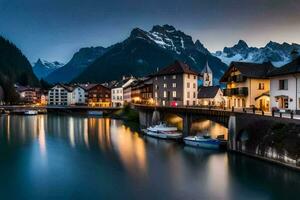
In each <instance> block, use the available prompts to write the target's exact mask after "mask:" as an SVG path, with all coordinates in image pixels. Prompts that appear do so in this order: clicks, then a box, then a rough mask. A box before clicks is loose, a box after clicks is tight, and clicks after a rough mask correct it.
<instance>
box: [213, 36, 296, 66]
mask: <svg viewBox="0 0 300 200" xmlns="http://www.w3.org/2000/svg"><path fill="white" fill-rule="evenodd" d="M293 50H297V51H298V52H300V45H299V44H297V43H291V44H289V43H287V42H283V43H278V42H274V41H269V42H268V43H267V44H266V45H265V46H263V47H259V48H258V47H249V46H248V44H247V43H246V42H245V41H243V40H239V42H238V43H237V44H235V45H233V46H232V47H224V49H223V51H217V52H216V53H214V54H213V55H215V56H216V57H218V58H220V59H221V60H222V61H223V62H224V63H226V64H227V65H229V64H230V62H232V61H242V62H254V63H262V62H266V61H271V62H272V64H273V65H274V66H276V67H280V66H282V65H284V64H287V63H288V62H290V61H291V59H292V57H291V52H292V51H293Z"/></svg>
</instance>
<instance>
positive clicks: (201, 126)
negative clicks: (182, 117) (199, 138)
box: [191, 119, 228, 139]
mask: <svg viewBox="0 0 300 200" xmlns="http://www.w3.org/2000/svg"><path fill="white" fill-rule="evenodd" d="M191 132H192V133H196V134H197V133H206V132H208V133H209V134H210V135H211V136H212V138H216V137H217V136H218V135H224V137H225V139H227V138H228V129H227V128H226V127H224V126H223V125H221V124H219V123H216V122H214V121H211V120H207V119H205V120H199V121H196V122H193V123H192V127H191Z"/></svg>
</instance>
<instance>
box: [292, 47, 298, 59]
mask: <svg viewBox="0 0 300 200" xmlns="http://www.w3.org/2000/svg"><path fill="white" fill-rule="evenodd" d="M298 56H299V52H298V51H297V49H293V50H292V51H291V58H292V60H295V59H296V58H298Z"/></svg>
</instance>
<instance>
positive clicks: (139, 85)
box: [47, 61, 225, 107]
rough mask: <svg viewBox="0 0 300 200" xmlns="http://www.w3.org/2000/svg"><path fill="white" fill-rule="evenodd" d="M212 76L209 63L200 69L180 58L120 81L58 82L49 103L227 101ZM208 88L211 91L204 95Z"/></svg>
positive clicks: (186, 103)
mask: <svg viewBox="0 0 300 200" xmlns="http://www.w3.org/2000/svg"><path fill="white" fill-rule="evenodd" d="M203 76H204V77H207V78H205V80H204V81H203V86H201V87H200V89H199V87H198V86H199V80H202V77H203ZM212 80H213V77H212V71H211V69H210V68H209V65H208V63H207V64H206V66H205V67H204V69H203V71H202V73H198V72H196V71H194V70H192V69H191V68H190V67H189V66H188V65H187V64H184V63H182V62H179V61H176V62H174V63H173V64H171V65H169V66H167V67H165V68H162V69H161V70H158V71H157V72H155V73H153V74H151V75H149V76H147V77H143V78H135V77H132V76H129V77H125V76H124V77H123V78H122V79H121V80H120V81H113V82H111V83H104V84H73V85H65V84H57V85H55V86H54V87H52V88H51V89H50V90H49V91H48V98H47V104H48V105H57V106H66V105H89V106H98V107H108V106H113V107H121V106H123V105H124V104H127V103H137V104H148V105H161V106H197V105H199V104H201V102H202V100H204V101H205V99H209V103H208V104H207V105H221V104H224V102H225V100H224V99H223V98H222V92H221V90H220V88H219V87H217V86H212V82H213V81H212ZM209 88H212V89H209ZM208 90H209V94H210V95H209V96H207V95H204V94H203V93H207V91H208ZM216 94H218V95H217V96H219V100H217V101H216V98H215V99H214V97H215V96H216ZM212 95H213V96H212ZM199 98H200V100H199ZM211 99H212V100H211Z"/></svg>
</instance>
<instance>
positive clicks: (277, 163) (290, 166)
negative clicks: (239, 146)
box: [228, 150, 300, 172]
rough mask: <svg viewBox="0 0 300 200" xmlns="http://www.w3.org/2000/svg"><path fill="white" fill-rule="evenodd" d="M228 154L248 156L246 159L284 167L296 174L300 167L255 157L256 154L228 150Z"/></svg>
mask: <svg viewBox="0 0 300 200" xmlns="http://www.w3.org/2000/svg"><path fill="white" fill-rule="evenodd" d="M228 152H231V153H236V154H240V155H243V156H248V157H251V158H254V159H258V160H261V161H264V162H268V163H271V164H275V165H278V166H281V167H284V168H288V169H292V170H295V171H297V172H300V166H296V165H292V164H289V163H285V162H281V161H279V160H274V159H271V158H267V157H263V156H259V155H256V154H252V153H247V152H243V151H233V150H229V151H228Z"/></svg>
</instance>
